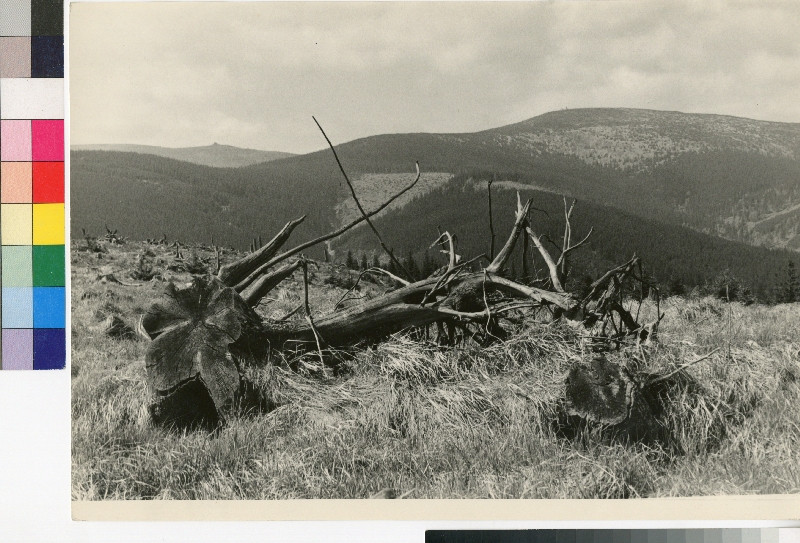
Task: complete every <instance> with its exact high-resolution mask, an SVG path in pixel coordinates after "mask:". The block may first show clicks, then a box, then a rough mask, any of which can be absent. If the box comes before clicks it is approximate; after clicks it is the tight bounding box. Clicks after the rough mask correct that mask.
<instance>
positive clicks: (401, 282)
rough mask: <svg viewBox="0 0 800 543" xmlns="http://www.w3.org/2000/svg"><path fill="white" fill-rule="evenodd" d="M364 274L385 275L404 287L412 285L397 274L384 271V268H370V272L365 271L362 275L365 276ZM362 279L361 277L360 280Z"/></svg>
mask: <svg viewBox="0 0 800 543" xmlns="http://www.w3.org/2000/svg"><path fill="white" fill-rule="evenodd" d="M364 273H382V274H383V275H385V276H387V277H389V278H390V279H393V280H395V281H397V282H398V283H400V284H402V285H403V286H408V285H410V284H411V283H410V282H409V281H406V280H405V279H403V278H401V277H397V276H396V275H395V274H393V273H391V272H389V271H386V270H384V269H383V268H370V269H368V270H365V271H364V272H363V273H362V275H363V274H364ZM360 277H361V276H359V278H360Z"/></svg>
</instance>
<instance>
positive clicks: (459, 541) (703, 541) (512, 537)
mask: <svg viewBox="0 0 800 543" xmlns="http://www.w3.org/2000/svg"><path fill="white" fill-rule="evenodd" d="M791 532H792V530H791V529H790V530H789V533H786V532H785V531H784V530H779V529H778V528H709V529H689V530H687V529H650V530H635V529H634V530H428V531H426V532H425V543H486V542H491V543H784V542H788V541H790V540H791V541H794V540H795V537H794V536H796V535H797V534H793V533H791Z"/></svg>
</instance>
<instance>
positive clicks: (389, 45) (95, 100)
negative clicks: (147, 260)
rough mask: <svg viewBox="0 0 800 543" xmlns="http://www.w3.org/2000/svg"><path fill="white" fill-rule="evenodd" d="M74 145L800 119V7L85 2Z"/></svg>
mask: <svg viewBox="0 0 800 543" xmlns="http://www.w3.org/2000/svg"><path fill="white" fill-rule="evenodd" d="M70 21H71V22H70V52H69V69H70V95H71V104H72V107H71V126H72V131H71V136H72V143H73V144H87V143H140V144H151V145H164V146H172V147H182V146H193V145H207V144H210V143H212V142H218V143H224V144H229V145H236V146H240V147H250V148H256V149H265V150H276V151H288V152H295V153H300V152H308V151H312V150H317V149H321V148H323V147H324V146H325V141H324V139H322V136H321V135H320V133H319V132H318V130H317V128H316V126H315V125H314V123H313V121H312V119H311V115H316V116H317V118H318V119H319V121H320V122H321V123H322V125H323V127H325V129H326V131H327V132H328V135H329V136H330V137H331V139H332V140H333V141H334V143H342V142H345V141H349V140H352V139H355V138H359V137H363V136H368V135H373V134H381V133H390V132H471V131H476V130H482V129H486V128H492V127H496V126H501V125H504V124H509V123H513V122H518V121H521V120H524V119H527V118H530V117H533V116H535V115H539V114H541V113H545V112H547V111H552V110H556V109H562V108H564V107H569V108H578V107H601V106H602V107H639V108H652V109H667V110H679V111H686V112H698V113H722V114H729V115H738V116H744V117H751V118H756V119H765V120H774V121H785V122H800V99H798V96H800V2H796V1H788V2H781V3H778V2H751V3H733V2H725V3H716V2H712V1H707V0H703V1H698V2H691V3H682V2H676V1H672V0H671V1H669V2H627V1H626V2H601V3H583V2H569V3H567V2H546V3H540V2H533V3H524V4H519V3H513V4H512V3H500V2H491V3H480V4H476V3H470V4H460V3H447V4H439V3H414V4H410V3H389V2H386V3H342V2H332V3H322V4H317V3H313V4H312V3H271V2H268V3H233V2H223V3H217V2H214V3H189V2H171V3H138V4H131V3H119V4H96V3H72V4H71V8H70Z"/></svg>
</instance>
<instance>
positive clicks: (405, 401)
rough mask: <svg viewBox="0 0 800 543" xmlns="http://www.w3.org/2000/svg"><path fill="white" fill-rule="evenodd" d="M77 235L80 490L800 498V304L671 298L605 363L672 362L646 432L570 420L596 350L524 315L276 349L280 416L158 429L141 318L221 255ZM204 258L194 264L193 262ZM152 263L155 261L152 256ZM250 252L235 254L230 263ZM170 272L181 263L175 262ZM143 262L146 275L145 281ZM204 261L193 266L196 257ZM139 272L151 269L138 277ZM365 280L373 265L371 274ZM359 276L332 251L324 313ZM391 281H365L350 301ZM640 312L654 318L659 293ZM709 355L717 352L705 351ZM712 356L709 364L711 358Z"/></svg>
mask: <svg viewBox="0 0 800 543" xmlns="http://www.w3.org/2000/svg"><path fill="white" fill-rule="evenodd" d="M103 250H104V251H105V252H102V251H96V250H87V248H85V247H84V242H83V241H74V242H73V247H72V257H71V258H72V291H71V292H72V383H73V384H72V397H73V399H72V421H73V423H72V447H73V454H72V468H73V470H72V477H73V490H72V494H73V498H74V499H77V500H100V499H183V500H194V499H292V498H369V497H373V496H377V495H380V496H384V497H397V498H401V497H402V498H637V497H642V498H644V497H666V496H691V495H721V494H725V495H730V494H784V493H796V492H798V491H800V452H798V451H800V341H798V339H797V330H798V327H800V304H798V303H794V304H779V305H772V306H767V305H759V304H753V305H748V306H744V305H742V304H740V303H738V302H731V303H727V302H724V301H721V300H719V299H717V298H711V297H700V296H689V297H680V296H674V297H670V298H667V299H665V300H663V299H662V300H661V302H660V309H661V311H662V312H663V313H664V317H663V319H662V320H661V322H660V326H659V329H658V337H657V339H654V340H652V341H648V342H633V341H632V342H628V343H623V344H622V345H620V347H619V348H615V349H611V350H610V351H608V352H607V353H605V356H606V358H607V359H608V360H611V361H613V362H615V363H618V364H619V365H620V366H624V367H635V368H636V369H637V371H642V372H644V371H647V372H660V373H662V374H667V375H670V374H675V372H678V373H677V375H679V376H680V377H681V383H684V384H685V383H690V386H689V385H686V386H684V385H681V386H677V385H676V386H673V387H671V388H670V387H667V388H665V391H666V394H667V395H672V396H670V397H669V401H666V402H665V403H664V405H665V412H664V413H661V414H660V415H659V419H658V420H659V425H661V428H659V430H660V431H661V432H662V433H663V434H664V435H667V436H669V437H668V439H659V440H653V441H649V442H642V441H636V440H625V439H618V438H615V437H614V436H613V435H610V434H609V433H608V432H606V431H605V429H604V428H603V427H601V426H584V427H581V428H578V429H577V430H574V431H571V432H570V431H565V429H564V427H563V424H561V423H560V422H559V421H560V410H561V405H562V403H563V397H564V393H565V379H566V377H567V375H568V374H569V372H570V369H571V368H572V367H573V365H574V364H575V362H577V361H581V360H586V359H589V358H591V357H592V356H593V355H592V353H591V352H590V351H589V348H588V347H587V343H586V341H585V338H583V337H582V335H583V334H584V331H583V330H582V329H580V328H577V327H574V326H570V325H568V324H566V323H564V322H562V321H556V322H550V321H545V320H540V319H537V318H536V317H535V315H530V316H529V318H525V319H520V320H519V321H518V322H517V323H516V324H515V325H514V326H513V328H512V329H511V332H510V334H509V335H508V337H506V338H504V339H502V340H500V341H495V342H493V343H492V344H491V345H489V346H479V345H477V344H476V343H475V342H470V341H464V342H460V343H456V344H454V345H439V344H437V343H436V342H435V341H434V340H433V336H426V335H425V334H423V333H421V332H419V331H413V332H399V333H396V334H394V335H392V336H391V337H389V338H388V339H386V340H384V341H381V342H372V343H369V344H366V345H362V346H357V347H354V348H348V349H345V350H343V351H342V352H340V353H337V354H336V360H337V363H336V364H335V365H334V366H332V367H331V366H329V365H322V364H321V363H320V360H319V356H318V353H317V352H316V350H314V349H311V350H309V351H308V352H304V353H298V354H296V355H292V354H290V353H288V352H287V351H274V352H271V353H268V355H267V357H266V358H265V360H264V361H263V364H256V365H253V366H251V367H248V368H247V369H246V373H247V377H248V379H249V382H250V383H252V385H253V386H254V387H255V388H256V389H257V390H258V391H259V392H260V394H261V395H262V396H263V398H264V400H265V403H266V404H267V405H268V408H263V409H245V408H244V407H243V408H241V409H240V410H239V411H238V412H235V413H233V414H232V416H230V417H228V418H227V419H226V421H225V424H224V425H222V426H220V427H218V428H216V429H212V430H206V429H200V428H198V429H184V430H180V431H176V430H175V429H171V428H167V427H162V426H159V425H156V424H153V422H152V420H151V414H150V412H149V411H148V402H149V400H148V399H149V397H150V394H151V391H148V389H147V384H146V376H145V363H144V359H145V352H146V350H147V348H148V342H147V341H145V340H142V339H140V338H139V337H138V336H137V335H135V334H130V333H121V334H119V335H116V336H115V337H111V335H109V334H107V333H106V331H107V328H106V324H105V323H106V322H111V320H110V319H109V317H113V316H117V317H120V318H121V319H122V320H123V321H124V323H125V324H127V325H128V326H129V327H130V329H131V330H133V329H135V328H136V326H137V319H138V317H139V316H140V315H142V314H143V313H145V312H146V311H147V308H148V307H150V306H151V304H153V303H154V302H155V301H156V300H157V299H158V298H159V297H160V296H161V294H162V292H163V290H164V285H165V282H166V281H174V282H176V283H182V282H183V283H185V282H188V281H190V280H191V278H192V276H191V275H190V273H189V272H187V271H185V269H186V263H187V262H188V263H192V264H193V266H194V267H195V268H197V267H202V266H203V265H204V263H206V265H209V266H212V264H213V262H212V261H213V257H214V255H213V253H211V252H210V251H208V250H207V249H206V248H203V247H197V248H194V249H186V248H185V249H184V258H183V259H182V260H181V262H182V263H183V268H181V267H176V266H174V265H171V264H174V261H175V258H174V257H173V253H174V252H175V251H174V250H173V249H172V248H170V247H169V246H167V245H165V244H163V245H160V244H154V243H144V242H142V243H139V242H130V241H129V242H127V243H124V244H105V245H104V249H103ZM190 253H191V256H190ZM142 255H145V257H142ZM235 256H236V255H231V254H227V255H226V254H223V255H222V258H223V260H225V259H232V258H234V257H235ZM170 268H172V269H170ZM131 270H134V271H136V272H137V273H138V275H137V277H143V278H147V276H149V275H151V273H152V275H153V278H150V280H140V279H134V278H132V277H131V274H130V272H131ZM192 271H194V272H195V273H196V272H197V269H193V270H192ZM134 275H136V274H134ZM355 275H356V276H357V275H358V274H357V273H356V274H355ZM352 284H353V273H352V272H350V271H348V270H345V269H344V267H343V266H341V265H337V264H326V263H318V265H317V267H313V268H311V273H310V277H309V304H310V306H311V307H312V308H313V312H314V314H315V315H326V314H329V313H331V312H332V310H333V308H334V306H335V304H337V302H338V301H339V300H340V299H341V298H342V297H343V295H345V294H346V293H347V292H348V290H349V289H350V287H352V286H353V285H352ZM386 290H387V286H386V283H384V282H381V281H375V282H367V281H361V282H360V283H359V285H358V288H357V289H354V290H353V291H352V292H351V294H350V297H358V298H360V299H359V300H352V301H350V302H346V303H350V304H353V303H357V302H358V301H360V300H361V299H367V298H370V297H373V296H377V295H379V294H381V293H383V292H384V291H386ZM303 300H304V283H303V277H302V272H301V271H300V270H297V271H295V272H294V275H292V276H291V277H289V278H288V279H287V280H285V281H284V282H283V283H281V285H280V287H278V288H276V289H275V290H273V291H272V292H270V295H269V298H266V299H264V300H262V301H261V303H260V305H258V307H256V312H257V313H258V314H259V316H262V317H271V318H279V317H282V316H286V315H289V316H288V317H287V319H288V320H289V321H291V320H293V319H298V320H302V318H303V317H302V312H297V313H294V314H292V311H294V310H296V309H297V307H298V306H301V305H302V304H303ZM641 310H642V314H643V318H641V319H640V321H641V322H648V321H652V320H654V318H655V314H656V307H655V304H654V302H652V301H651V300H646V301H645V303H644V305H643V306H642V309H641ZM703 357H707V358H703ZM701 359H702V360H701Z"/></svg>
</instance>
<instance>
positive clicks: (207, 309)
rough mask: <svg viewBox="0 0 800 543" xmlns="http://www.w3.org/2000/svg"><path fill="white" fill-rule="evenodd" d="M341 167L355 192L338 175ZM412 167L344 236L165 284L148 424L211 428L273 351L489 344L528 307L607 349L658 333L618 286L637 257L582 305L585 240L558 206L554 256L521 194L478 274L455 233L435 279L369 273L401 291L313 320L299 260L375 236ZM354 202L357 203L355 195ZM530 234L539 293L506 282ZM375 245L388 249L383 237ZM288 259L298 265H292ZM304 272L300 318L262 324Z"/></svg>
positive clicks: (146, 330) (144, 324) (266, 250)
mask: <svg viewBox="0 0 800 543" xmlns="http://www.w3.org/2000/svg"><path fill="white" fill-rule="evenodd" d="M331 149H332V150H333V146H331ZM334 155H335V150H334ZM337 162H338V157H337ZM339 165H340V167H341V163H340V162H339ZM341 170H342V173H343V175H344V176H345V179H347V182H348V185H350V186H351V189H352V185H351V184H350V181H349V179H348V178H347V175H346V173H345V172H344V168H341ZM416 170H417V171H416V177H415V179H414V180H413V182H412V183H411V184H410V185H408V186H407V187H406V188H405V189H403V190H402V191H400V192H399V193H397V194H396V195H395V196H393V197H392V198H390V199H389V200H387V201H386V202H385V203H384V204H382V205H381V206H379V207H378V208H377V209H375V210H373V211H372V212H370V213H367V212H366V211H364V209H363V208H362V207H361V206H360V204H359V209H360V210H361V216H360V217H359V218H358V219H356V220H354V221H352V222H351V223H349V224H347V225H345V226H344V227H342V228H339V229H337V230H335V231H333V232H330V233H328V234H325V235H323V236H320V237H317V238H315V239H313V240H311V241H309V242H306V243H303V244H301V245H298V246H297V247H294V248H292V249H289V250H286V251H284V252H282V253H281V252H280V251H281V249H282V247H283V246H284V245H285V243H286V242H287V241H288V239H289V238H290V236H291V234H292V231H293V230H294V229H295V228H296V227H297V226H299V225H300V224H301V223H302V222H303V219H304V218H303V217H300V218H298V219H296V220H293V221H290V222H288V223H287V224H286V225H285V226H284V227H283V229H282V230H281V231H280V232H278V234H277V235H275V237H274V238H273V239H272V240H270V241H269V242H268V243H266V244H265V245H263V246H261V247H260V248H258V249H257V250H255V251H253V252H251V253H250V254H247V255H246V256H244V257H242V258H240V259H238V260H236V261H234V262H231V263H228V264H225V265H223V266H221V267H220V268H219V271H218V272H217V273H216V274H215V275H210V274H207V275H201V276H196V277H195V278H194V279H193V281H192V282H191V283H190V284H189V285H186V286H182V287H177V286H175V285H174V284H172V283H170V284H168V285H167V287H166V290H165V292H164V295H163V297H162V298H161V299H160V300H159V301H158V302H156V303H155V304H153V305H152V307H150V308H149V310H148V311H147V313H146V314H145V315H144V317H143V318H142V320H141V322H140V325H141V326H140V328H141V332H142V333H143V334H145V335H146V336H147V337H148V338H150V339H151V340H153V341H152V343H151V344H150V346H149V348H148V350H147V354H146V367H147V380H148V385H149V387H150V388H151V390H152V391H153V392H154V394H155V396H156V401H155V403H154V404H153V405H152V406H151V414H152V416H153V419H154V420H155V421H156V422H158V423H162V424H166V425H175V426H180V427H183V426H194V425H197V424H203V425H211V426H213V425H215V424H217V423H218V422H219V421H220V420H224V418H225V415H226V413H227V412H228V411H229V410H230V409H231V408H232V407H233V406H234V405H235V404H237V402H239V401H240V400H242V399H244V398H245V397H246V396H248V395H249V394H250V393H251V392H252V388H251V387H250V386H248V383H247V382H246V381H245V380H244V379H243V369H244V368H245V367H246V366H247V365H250V364H258V363H263V362H264V361H265V360H266V359H267V358H268V352H269V351H270V350H278V351H288V350H295V351H297V350H316V351H317V352H318V353H319V356H320V358H321V359H322V360H324V359H325V355H324V351H326V350H328V349H331V348H342V347H350V346H354V345H357V344H361V343H365V342H374V341H379V340H380V339H382V338H385V337H387V336H388V335H390V334H393V333H396V332H398V331H401V330H406V329H419V328H425V327H428V326H431V325H434V326H436V329H437V331H438V334H439V337H440V339H441V340H442V341H444V342H452V341H454V338H455V334H454V331H455V330H461V331H462V332H464V333H465V334H464V336H466V337H471V338H475V339H478V340H480V341H483V342H487V341H491V340H492V339H495V338H498V337H502V335H503V333H504V327H503V325H502V324H501V322H502V320H503V319H504V318H507V317H508V315H509V314H512V313H516V314H519V313H520V312H522V311H526V310H537V311H538V312H539V313H541V312H546V313H547V314H549V315H550V316H551V318H552V319H554V320H555V319H567V320H569V321H572V322H574V323H577V324H579V325H582V326H584V327H586V328H587V329H589V330H590V331H591V334H590V335H591V336H592V337H595V338H597V339H598V340H599V341H602V342H604V343H607V342H608V341H621V340H623V339H624V338H630V337H633V338H636V339H638V340H643V339H647V338H648V337H649V335H650V334H652V333H653V332H654V330H655V327H656V325H657V322H656V323H652V324H651V325H649V326H642V325H640V324H639V323H638V322H637V317H638V316H637V317H634V316H633V315H632V314H631V313H630V312H629V311H628V310H627V309H625V307H624V305H623V292H622V286H623V284H624V283H625V282H626V281H628V280H631V279H633V280H636V281H643V280H642V278H641V274H639V276H637V275H636V273H635V271H636V269H637V266H638V265H639V261H638V259H637V258H636V257H634V258H632V259H631V260H630V261H628V262H626V263H625V264H623V265H622V266H619V267H617V268H614V269H612V270H609V271H608V272H607V273H605V274H604V275H602V276H601V277H600V278H599V279H598V280H597V281H595V282H594V283H593V284H592V285H591V286H590V288H589V289H588V294H586V295H585V296H582V297H579V296H576V295H575V294H574V293H571V292H567V291H566V290H565V284H566V276H567V273H568V266H567V261H568V260H567V257H568V255H569V253H570V252H572V251H573V250H575V249H577V248H578V247H580V246H581V245H582V244H584V243H585V242H586V240H587V239H588V238H589V235H591V231H590V232H589V234H587V235H586V237H584V238H583V239H582V240H581V241H580V242H578V243H576V244H574V245H573V244H572V242H571V227H570V216H571V213H572V209H573V206H574V203H573V206H570V207H569V208H567V207H566V201H565V231H564V238H563V244H562V247H561V251H560V254H559V255H558V257H556V258H553V257H552V255H551V254H550V252H549V251H548V250H547V249H546V248H545V246H544V244H543V243H542V241H541V239H540V237H539V236H538V235H537V234H536V233H535V232H534V230H533V229H532V225H531V223H530V221H529V211H530V209H531V201H530V200H529V201H528V202H526V203H525V204H523V203H522V202H521V200H520V198H519V195H518V196H517V209H516V215H515V221H514V226H513V228H512V230H511V233H510V234H509V236H508V238H507V240H506V242H505V244H504V245H503V247H502V249H501V250H500V252H499V253H498V254H497V255H496V256H495V257H494V258H493V259H492V260H491V261H490V262H489V264H488V265H487V266H485V267H484V268H482V269H479V270H477V271H476V270H474V269H473V268H474V267H475V265H476V261H477V260H478V259H472V260H469V261H462V259H461V257H460V256H459V255H457V254H456V251H455V247H454V243H453V238H452V236H451V235H450V234H449V233H447V232H445V233H443V234H442V235H441V237H440V239H439V240H437V243H441V244H442V245H443V251H444V252H445V253H446V254H447V256H448V264H447V265H446V266H444V267H443V268H441V269H440V270H438V271H437V272H435V273H434V274H433V275H432V276H430V277H425V278H422V279H416V280H414V279H413V278H410V277H409V278H401V277H397V276H395V275H392V274H390V273H389V272H387V271H385V270H381V269H372V270H370V271H371V272H372V273H377V274H383V275H386V276H389V277H390V278H391V279H392V280H393V281H394V282H396V283H400V285H401V286H400V287H399V288H397V289H395V290H393V291H390V292H388V293H386V294H384V295H382V296H378V297H376V298H374V299H371V300H369V301H367V302H364V303H361V304H358V305H354V306H352V307H349V308H346V309H343V310H340V311H334V312H332V313H330V314H328V315H324V316H321V317H317V316H314V315H312V314H311V311H310V308H309V305H308V282H307V268H308V263H309V261H308V260H307V259H306V258H305V257H303V256H302V254H301V253H302V251H303V250H305V249H307V248H309V247H312V246H314V245H316V244H319V243H323V242H327V241H329V240H331V239H333V238H335V237H337V236H339V235H341V234H343V233H344V232H346V231H348V230H350V229H351V228H353V227H355V226H356V225H358V224H360V223H362V222H368V223H369V225H370V226H371V227H372V229H373V231H374V232H375V234H376V235H377V236H378V238H379V239H381V238H380V235H379V234H378V232H377V230H376V229H375V227H374V225H372V223H371V222H369V219H370V218H371V217H372V216H374V215H376V214H377V213H379V212H380V211H382V210H383V209H385V208H386V207H387V206H388V205H390V204H391V203H392V202H393V201H394V200H396V199H397V198H399V197H400V196H401V195H402V194H404V193H406V192H407V191H409V190H410V189H411V188H413V187H414V186H415V185H416V184H417V182H418V181H419V179H420V171H419V165H417V168H416ZM352 195H353V197H354V199H356V202H358V199H357V197H356V195H355V192H354V191H352ZM526 235H527V237H529V238H530V239H531V241H532V242H533V244H534V245H535V246H536V248H537V250H538V252H539V255H540V256H541V258H542V259H543V261H544V262H545V264H546V267H547V269H548V273H549V280H548V281H547V283H545V284H542V285H537V286H532V285H527V284H523V283H521V282H518V281H515V280H512V279H509V278H508V277H507V276H506V270H505V266H506V264H507V263H508V261H509V259H510V257H511V255H512V252H513V250H514V247H515V245H516V244H517V242H518V240H519V238H520V237H521V236H522V237H523V239H525V237H526ZM381 245H382V246H383V247H384V248H385V245H384V244H383V241H382V239H381ZM387 252H389V251H388V249H387ZM293 257H297V258H296V259H294V260H293V261H290V259H292V258H293ZM391 257H392V255H391V253H390V258H391ZM487 260H488V259H487ZM299 269H302V270H303V273H304V278H305V279H306V283H305V284H306V302H305V319H304V320H303V321H287V320H285V319H282V320H272V319H265V318H261V317H259V316H258V315H257V314H256V312H255V311H254V308H255V307H256V306H257V305H258V304H259V302H260V301H261V300H262V299H263V298H264V297H265V296H266V295H267V294H268V293H269V292H270V291H271V290H273V289H274V288H275V287H276V286H278V285H279V284H280V283H281V282H282V281H284V280H285V279H287V278H288V277H290V276H291V275H293V274H294V273H295V272H296V271H297V270H299ZM637 313H638V312H637Z"/></svg>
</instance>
